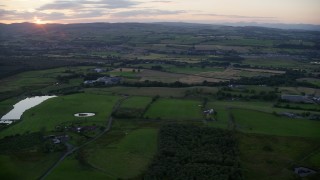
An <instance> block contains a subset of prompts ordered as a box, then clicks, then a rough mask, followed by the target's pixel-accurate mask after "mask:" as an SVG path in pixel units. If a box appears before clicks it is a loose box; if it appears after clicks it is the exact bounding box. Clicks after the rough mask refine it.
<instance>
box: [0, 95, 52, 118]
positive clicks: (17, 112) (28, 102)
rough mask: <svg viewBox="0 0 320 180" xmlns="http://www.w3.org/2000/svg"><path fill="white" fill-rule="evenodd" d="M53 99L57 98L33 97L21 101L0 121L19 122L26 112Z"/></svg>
mask: <svg viewBox="0 0 320 180" xmlns="http://www.w3.org/2000/svg"><path fill="white" fill-rule="evenodd" d="M54 97H57V96H35V97H30V98H26V99H24V100H21V101H20V102H18V103H17V104H15V105H13V109H12V110H11V111H10V112H8V113H7V114H6V115H4V116H3V117H2V118H1V120H19V119H20V118H21V116H22V114H23V113H24V112H25V111H26V110H28V109H30V108H32V107H34V106H36V105H39V104H41V103H42V102H43V101H45V100H47V99H50V98H54Z"/></svg>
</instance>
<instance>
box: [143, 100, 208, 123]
mask: <svg viewBox="0 0 320 180" xmlns="http://www.w3.org/2000/svg"><path fill="white" fill-rule="evenodd" d="M201 104H202V103H201V102H200V101H196V100H182V99H159V100H158V101H156V102H155V103H153V104H152V106H151V107H150V108H149V109H148V111H147V112H146V113H145V115H144V116H145V118H151V119H168V120H201V119H202V112H201V107H200V106H199V105H201Z"/></svg>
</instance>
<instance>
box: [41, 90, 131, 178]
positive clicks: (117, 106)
mask: <svg viewBox="0 0 320 180" xmlns="http://www.w3.org/2000/svg"><path fill="white" fill-rule="evenodd" d="M127 98H128V96H126V97H124V98H121V99H120V100H119V101H118V102H117V104H116V105H115V106H114V107H113V110H112V112H111V115H110V116H109V118H108V124H107V128H106V129H105V130H103V131H102V132H101V133H100V134H99V135H97V136H96V137H94V138H93V139H90V140H89V141H87V142H86V143H84V144H82V145H81V146H77V147H72V145H71V144H68V143H66V146H67V149H68V150H67V152H66V153H65V154H63V155H62V156H61V157H60V159H59V160H58V161H56V162H55V163H54V164H53V165H52V166H51V167H50V168H49V169H48V170H47V171H46V172H45V173H44V174H43V175H42V176H40V178H39V179H40V180H44V179H45V178H46V177H47V176H48V175H49V174H50V173H51V172H52V171H53V170H54V169H55V168H56V167H57V166H58V165H59V164H60V163H61V162H62V161H63V160H64V159H65V158H66V157H68V156H69V155H71V154H73V153H74V152H76V151H78V150H79V149H81V148H82V147H84V146H86V145H88V144H90V143H92V142H93V141H95V140H97V139H98V138H100V137H101V136H102V135H104V134H105V133H107V132H108V131H110V130H111V127H112V122H113V117H112V113H113V112H115V111H117V110H118V108H119V107H120V105H121V103H122V102H123V101H124V100H126V99H127Z"/></svg>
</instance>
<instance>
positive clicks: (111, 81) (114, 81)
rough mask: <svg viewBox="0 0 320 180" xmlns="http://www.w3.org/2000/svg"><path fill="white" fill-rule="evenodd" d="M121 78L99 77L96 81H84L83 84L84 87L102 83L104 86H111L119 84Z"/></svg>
mask: <svg viewBox="0 0 320 180" xmlns="http://www.w3.org/2000/svg"><path fill="white" fill-rule="evenodd" d="M120 81H121V78H120V77H106V76H104V77H100V78H98V79H96V80H87V81H84V82H83V84H85V85H94V84H95V83H104V84H105V85H113V84H118V83H120Z"/></svg>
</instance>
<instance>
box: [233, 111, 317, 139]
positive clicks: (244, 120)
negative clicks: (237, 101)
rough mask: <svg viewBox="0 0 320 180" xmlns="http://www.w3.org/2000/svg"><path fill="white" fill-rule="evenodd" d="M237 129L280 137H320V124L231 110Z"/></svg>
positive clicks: (254, 112) (261, 113) (256, 112)
mask: <svg viewBox="0 0 320 180" xmlns="http://www.w3.org/2000/svg"><path fill="white" fill-rule="evenodd" d="M231 112H232V114H233V116H234V119H235V123H236V127H237V129H238V130H239V131H241V132H246V133H258V134H270V135H278V136H297V137H320V131H319V129H320V122H319V121H311V120H306V119H290V118H287V117H280V116H275V115H273V114H269V113H264V112H259V111H252V110H245V109H232V110H231Z"/></svg>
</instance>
